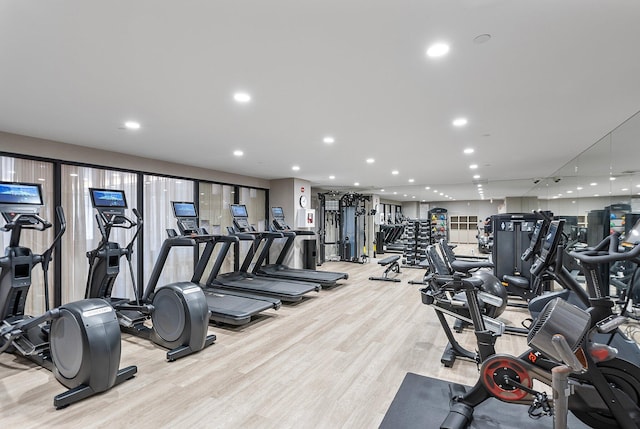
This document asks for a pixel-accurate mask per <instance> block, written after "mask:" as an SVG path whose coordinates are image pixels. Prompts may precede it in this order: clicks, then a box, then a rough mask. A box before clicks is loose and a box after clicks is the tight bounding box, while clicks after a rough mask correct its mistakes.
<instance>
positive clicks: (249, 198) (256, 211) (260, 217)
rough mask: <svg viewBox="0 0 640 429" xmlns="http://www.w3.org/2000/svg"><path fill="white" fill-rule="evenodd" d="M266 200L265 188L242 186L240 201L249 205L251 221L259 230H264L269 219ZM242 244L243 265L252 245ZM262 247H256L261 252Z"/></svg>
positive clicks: (241, 259)
mask: <svg viewBox="0 0 640 429" xmlns="http://www.w3.org/2000/svg"><path fill="white" fill-rule="evenodd" d="M266 200H267V192H266V191H264V190H261V189H255V188H240V198H239V200H238V201H240V204H244V205H245V206H247V212H248V214H249V223H250V224H251V225H253V226H254V227H255V228H256V230H258V231H264V230H265V226H266V222H267V221H268V219H265V218H264V214H265V204H266ZM263 243H264V242H263ZM240 244H241V245H240V264H241V265H242V262H243V261H244V258H245V257H246V256H247V252H248V251H249V249H250V246H251V245H250V244H249V243H248V242H240ZM261 249H262V246H260V247H259V248H258V249H255V252H256V253H259V252H260V250H261ZM254 259H255V256H254ZM252 268H253V266H251V268H250V270H251V269H252Z"/></svg>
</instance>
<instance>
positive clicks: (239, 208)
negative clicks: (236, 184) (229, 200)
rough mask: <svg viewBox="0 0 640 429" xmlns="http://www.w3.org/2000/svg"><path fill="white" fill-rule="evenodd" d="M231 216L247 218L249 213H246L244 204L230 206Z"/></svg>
mask: <svg viewBox="0 0 640 429" xmlns="http://www.w3.org/2000/svg"><path fill="white" fill-rule="evenodd" d="M231 216H233V217H249V213H247V206H245V205H244V204H232V205H231Z"/></svg>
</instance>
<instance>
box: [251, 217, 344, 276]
mask: <svg viewBox="0 0 640 429" xmlns="http://www.w3.org/2000/svg"><path fill="white" fill-rule="evenodd" d="M271 215H272V216H273V226H274V228H275V230H276V231H277V232H281V233H282V234H283V235H284V236H285V237H286V241H285V243H284V247H283V248H282V250H281V251H280V254H279V255H278V259H277V260H276V263H275V264H268V265H263V263H264V261H265V260H266V258H267V256H268V255H269V250H270V249H271V245H272V244H273V242H274V240H275V239H276V238H277V237H268V238H267V239H266V242H265V244H264V247H263V248H262V251H261V252H260V255H259V256H258V259H257V261H256V263H255V265H254V268H253V273H254V274H256V275H258V276H264V277H270V278H278V279H286V280H302V281H308V282H317V283H320V285H322V287H323V288H324V287H332V286H335V285H336V283H337V282H338V280H342V279H348V278H349V274H347V273H338V272H332V271H316V270H309V269H302V268H290V267H288V266H287V265H285V264H284V259H285V258H286V256H287V255H288V254H289V253H290V251H291V249H292V248H293V242H294V241H295V239H296V237H297V236H299V235H315V232H313V231H305V230H293V229H292V228H291V227H290V226H289V225H287V223H286V222H285V219H284V211H283V210H282V207H271Z"/></svg>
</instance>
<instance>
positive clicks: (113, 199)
mask: <svg viewBox="0 0 640 429" xmlns="http://www.w3.org/2000/svg"><path fill="white" fill-rule="evenodd" d="M89 193H90V194H91V203H92V204H93V207H95V208H106V207H122V208H125V209H126V208H127V199H126V198H125V196H124V191H121V190H114V189H95V188H90V189H89Z"/></svg>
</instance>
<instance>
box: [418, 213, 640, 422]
mask: <svg viewBox="0 0 640 429" xmlns="http://www.w3.org/2000/svg"><path fill="white" fill-rule="evenodd" d="M558 224H559V222H558V221H553V222H551V224H550V226H549V231H548V233H547V235H546V238H545V242H544V243H543V246H542V253H541V255H540V256H539V257H538V258H537V259H536V263H544V261H542V258H543V257H544V258H553V257H554V256H557V255H562V251H561V249H562V247H561V246H560V247H559V249H558V250H559V251H558V253H557V254H556V253H555V252H553V250H549V251H545V250H548V249H555V248H556V246H557V244H558V240H559V238H558V236H559V235H560V233H561V232H560V231H561V228H558ZM571 256H573V257H575V258H576V259H578V260H579V261H580V262H581V264H582V265H583V267H584V271H585V276H586V278H587V289H588V293H589V303H590V307H589V308H588V309H587V310H583V309H580V308H578V307H576V306H574V305H571V304H569V303H567V302H566V301H564V300H562V299H554V300H552V301H550V302H548V303H547V304H546V306H545V308H544V309H543V310H542V312H541V313H540V315H539V317H538V318H537V320H536V321H535V323H534V324H533V326H532V328H531V331H530V333H529V336H528V344H529V346H530V347H531V349H529V350H527V351H525V352H524V353H522V354H521V355H520V356H517V357H515V356H510V355H504V354H500V355H499V354H493V355H491V356H490V357H488V358H487V359H485V360H484V361H483V363H482V367H481V368H480V379H479V380H478V382H477V383H476V385H475V386H474V387H473V388H472V389H471V390H469V391H465V388H464V387H463V386H460V385H452V386H450V388H451V394H452V400H451V408H450V412H449V414H448V416H447V418H446V419H445V421H444V422H443V423H442V424H441V426H440V427H441V428H444V429H453V428H456V429H460V428H466V427H468V425H469V423H470V422H471V420H472V418H473V409H474V407H475V406H477V405H478V404H480V403H482V402H484V401H485V400H487V399H488V398H490V397H494V398H497V399H499V400H501V401H503V402H509V403H517V404H526V405H529V406H530V408H529V414H530V415H531V416H540V415H543V414H552V413H553V407H552V406H551V404H550V402H549V401H548V398H547V397H546V394H545V393H543V392H539V391H536V390H535V389H534V388H533V380H534V379H535V380H539V381H541V382H542V383H544V384H547V385H551V379H552V375H551V374H552V370H553V368H555V367H557V366H559V365H561V364H568V365H569V366H570V367H571V368H573V370H574V372H573V373H572V374H571V375H569V377H568V383H569V386H570V389H572V390H573V394H572V395H571V396H570V397H569V401H568V410H569V411H571V412H572V413H573V414H574V415H575V416H576V417H578V419H580V420H581V421H583V422H584V423H586V424H587V425H589V426H591V427H594V428H597V429H605V428H612V427H619V428H623V429H638V428H640V359H639V358H638V356H639V351H640V348H639V347H638V345H637V344H636V343H635V342H633V341H630V340H628V339H627V338H626V336H625V335H624V334H623V333H622V332H621V331H620V329H619V326H620V325H621V324H622V323H624V321H625V318H624V317H623V316H615V315H613V313H612V310H611V309H612V306H613V303H612V301H611V300H610V299H609V297H604V296H600V295H599V294H598V292H597V290H598V287H597V286H598V284H597V282H598V279H599V273H598V272H597V266H598V264H600V263H603V262H613V261H619V260H630V261H634V262H636V263H637V262H640V245H638V243H635V247H634V248H633V249H632V250H631V251H629V252H626V253H620V252H619V249H618V236H617V235H612V236H610V237H608V238H607V239H605V240H604V241H603V242H602V243H600V244H599V245H598V246H597V247H596V248H594V249H590V250H588V251H585V252H581V253H577V252H572V253H571ZM558 257H561V256H558ZM560 262H561V261H560ZM536 263H534V266H535V265H536ZM556 265H557V266H558V267H562V264H561V263H559V264H558V263H557V264H556ZM534 266H532V268H531V270H532V271H534V270H536V268H535V267H534ZM443 281H444V283H445V284H444V285H443V287H445V288H450V289H451V290H464V291H465V292H466V293H467V297H468V300H469V305H470V307H472V308H475V309H477V308H478V307H477V304H478V301H477V297H476V298H474V296H475V295H476V294H475V293H474V292H475V291H476V290H477V287H478V284H477V283H474V282H473V281H472V280H470V279H460V278H455V277H454V278H451V279H443ZM427 298H428V297H427ZM424 299H425V297H424V295H423V300H424ZM471 315H472V316H473V319H474V320H473V322H474V328H475V331H476V335H477V336H478V338H480V336H479V335H478V334H480V333H482V332H486V328H485V326H484V324H483V319H482V318H481V317H477V315H478V312H477V311H475V310H474V311H471ZM496 337H497V336H493V337H492V338H491V339H492V340H495V338H496ZM603 337H604V338H607V337H608V338H609V340H607V341H602V340H601V339H602V338H603ZM616 338H617V339H616ZM491 345H493V343H492V344H491ZM612 345H615V347H613V346H612Z"/></svg>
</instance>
